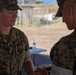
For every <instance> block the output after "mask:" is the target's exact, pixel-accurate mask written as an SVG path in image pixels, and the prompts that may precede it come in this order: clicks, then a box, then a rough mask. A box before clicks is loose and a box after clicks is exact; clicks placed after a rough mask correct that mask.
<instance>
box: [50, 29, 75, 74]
mask: <svg viewBox="0 0 76 75" xmlns="http://www.w3.org/2000/svg"><path fill="white" fill-rule="evenodd" d="M50 58H51V59H52V61H53V64H55V65H56V66H59V67H62V68H66V69H69V70H72V71H74V73H75V74H74V75H76V30H75V31H74V32H73V33H71V34H70V35H68V36H66V37H63V38H61V39H60V40H59V41H58V42H57V43H56V44H55V45H54V47H53V48H52V50H51V53H50Z"/></svg>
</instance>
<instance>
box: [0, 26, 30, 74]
mask: <svg viewBox="0 0 76 75" xmlns="http://www.w3.org/2000/svg"><path fill="white" fill-rule="evenodd" d="M28 50H29V44H28V40H27V37H26V36H25V35H24V33H23V32H21V31H20V30H18V29H16V28H13V27H12V28H11V32H10V34H9V35H8V36H7V35H3V34H1V33H0V75H19V73H20V72H21V70H22V63H23V61H24V59H25V60H26V59H28V58H29V57H30V53H29V51H28Z"/></svg>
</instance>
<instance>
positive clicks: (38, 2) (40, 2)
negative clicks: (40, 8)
mask: <svg viewBox="0 0 76 75" xmlns="http://www.w3.org/2000/svg"><path fill="white" fill-rule="evenodd" d="M35 3H36V4H42V3H43V2H42V1H40V0H37V1H36V2H35Z"/></svg>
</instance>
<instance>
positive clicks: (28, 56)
mask: <svg viewBox="0 0 76 75" xmlns="http://www.w3.org/2000/svg"><path fill="white" fill-rule="evenodd" d="M24 44H25V58H24V59H25V60H27V59H29V58H30V57H31V55H30V51H29V41H28V38H27V36H26V35H25V34H24Z"/></svg>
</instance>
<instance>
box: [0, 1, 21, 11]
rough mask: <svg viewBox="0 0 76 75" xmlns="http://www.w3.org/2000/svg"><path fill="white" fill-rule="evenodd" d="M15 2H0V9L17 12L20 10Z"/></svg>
mask: <svg viewBox="0 0 76 75" xmlns="http://www.w3.org/2000/svg"><path fill="white" fill-rule="evenodd" d="M17 4H18V2H17V0H0V9H4V8H5V9H8V10H18V9H20V10H21V8H20V7H19V6H18V5H17Z"/></svg>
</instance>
